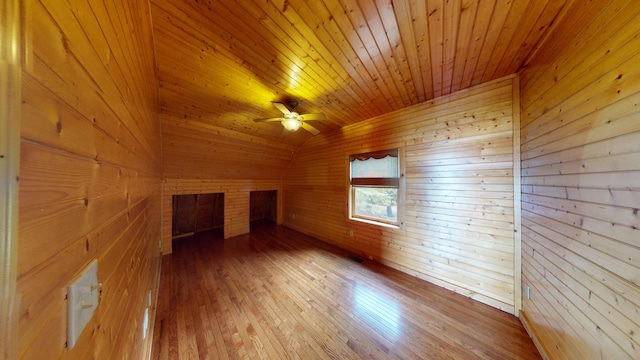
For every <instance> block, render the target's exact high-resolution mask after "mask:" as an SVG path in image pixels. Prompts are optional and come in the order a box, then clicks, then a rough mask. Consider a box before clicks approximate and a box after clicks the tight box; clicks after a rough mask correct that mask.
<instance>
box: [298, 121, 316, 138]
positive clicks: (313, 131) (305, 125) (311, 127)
mask: <svg viewBox="0 0 640 360" xmlns="http://www.w3.org/2000/svg"><path fill="white" fill-rule="evenodd" d="M302 128H303V129H305V130H307V131H308V132H310V133H312V134H313V135H318V134H320V131H319V130H318V129H316V128H314V127H313V126H311V125H309V124H307V123H305V122H303V123H302Z"/></svg>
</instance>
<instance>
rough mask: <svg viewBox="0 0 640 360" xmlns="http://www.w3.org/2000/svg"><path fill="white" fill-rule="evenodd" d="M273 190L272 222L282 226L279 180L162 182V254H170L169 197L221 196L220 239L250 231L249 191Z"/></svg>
mask: <svg viewBox="0 0 640 360" xmlns="http://www.w3.org/2000/svg"><path fill="white" fill-rule="evenodd" d="M271 190H275V191H277V211H276V223H277V224H281V223H282V203H283V202H282V180H279V179H277V180H268V179H256V180H248V179H245V180H238V179H164V181H163V186H162V253H163V254H170V253H171V252H172V246H171V228H172V226H173V224H172V222H173V217H172V213H171V211H172V207H171V204H172V201H173V199H172V198H173V195H183V194H207V193H224V230H223V231H224V238H225V239H227V238H230V237H233V236H236V235H242V234H246V233H248V232H249V231H250V228H249V225H250V222H251V219H250V211H251V206H250V205H251V192H252V191H271Z"/></svg>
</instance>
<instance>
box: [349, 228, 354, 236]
mask: <svg viewBox="0 0 640 360" xmlns="http://www.w3.org/2000/svg"><path fill="white" fill-rule="evenodd" d="M349 236H350V237H353V229H349Z"/></svg>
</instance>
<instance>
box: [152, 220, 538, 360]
mask: <svg viewBox="0 0 640 360" xmlns="http://www.w3.org/2000/svg"><path fill="white" fill-rule="evenodd" d="M348 255H349V253H348V252H346V251H345V250H342V249H339V248H336V247H334V246H331V245H328V244H326V243H323V242H321V241H318V240H316V239H313V238H311V237H309V236H306V235H304V234H301V233H299V232H297V231H294V230H291V229H288V228H285V227H282V226H276V225H274V224H272V223H270V222H267V221H258V222H254V223H252V224H251V233H249V234H246V235H241V236H237V237H233V238H230V239H227V240H224V239H223V234H222V233H221V231H220V230H212V231H208V232H203V233H198V234H196V235H195V236H192V237H190V238H184V239H181V240H179V241H176V242H174V244H173V253H172V254H169V255H165V257H164V258H163V261H162V277H161V284H160V295H159V301H158V310H157V313H156V314H157V315H156V316H157V318H156V322H155V323H156V328H155V331H154V337H153V339H154V340H153V342H154V344H153V356H152V358H153V359H177V360H179V359H445V358H446V359H523V360H528V359H540V356H539V354H538V352H537V350H536V349H535V347H534V345H533V343H532V341H531V339H530V338H529V337H528V335H527V333H526V332H525V330H524V328H523V327H522V325H521V324H520V322H519V320H518V319H517V318H515V317H513V316H512V315H510V314H507V313H505V312H502V311H500V310H497V309H495V308H492V307H489V306H487V305H484V304H481V303H478V302H475V301H473V300H471V299H469V298H467V297H464V296H462V295H459V294H455V293H453V292H451V291H448V290H445V289H442V288H440V287H438V286H436V285H433V284H430V283H427V282H424V281H422V280H419V279H416V278H414V277H411V276H409V275H407V274H404V273H401V272H399V271H396V270H393V269H390V268H387V267H385V266H383V265H380V264H376V263H373V262H370V261H363V262H362V263H359V262H356V261H353V260H350V259H349V258H348Z"/></svg>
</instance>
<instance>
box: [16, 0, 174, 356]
mask: <svg viewBox="0 0 640 360" xmlns="http://www.w3.org/2000/svg"><path fill="white" fill-rule="evenodd" d="M22 9H23V11H24V19H25V23H24V34H23V35H24V41H25V44H24V49H25V54H24V58H23V64H22V66H23V72H22V77H23V83H22V97H23V99H22V101H23V106H22V117H21V124H20V125H21V134H22V141H21V151H22V157H21V168H20V171H21V177H20V191H19V217H20V218H19V240H18V284H17V288H18V295H19V296H20V297H21V302H20V318H19V344H18V355H19V358H21V359H134V358H142V357H144V356H145V353H146V352H147V351H148V349H149V347H150V342H149V340H150V338H151V336H149V335H150V332H149V331H148V332H147V334H146V339H147V340H142V335H143V329H142V322H143V316H144V311H145V308H146V307H147V306H149V305H148V300H147V299H148V293H149V291H152V292H153V294H152V298H153V299H155V297H156V296H155V291H156V289H157V284H158V279H159V270H160V267H159V265H160V261H159V259H160V249H159V241H160V226H161V223H160V216H161V208H160V205H161V203H160V201H161V168H162V161H161V155H160V154H161V151H160V145H161V141H160V135H161V133H160V119H159V115H158V114H159V99H158V95H157V91H158V89H157V79H156V76H155V72H154V69H155V64H154V51H153V39H152V33H151V19H150V12H149V4H148V2H146V1H127V2H113V1H86V0H78V1H72V2H66V1H64V2H63V1H57V0H41V1H36V0H24V1H23V2H22ZM92 259H98V280H99V281H100V282H101V283H102V293H101V300H100V303H99V305H98V307H97V309H96V312H95V313H94V316H93V318H92V320H91V321H90V322H89V323H88V324H87V327H86V328H85V330H84V331H83V332H82V334H81V335H80V338H79V340H78V342H77V344H76V345H75V347H74V348H73V349H71V350H67V348H66V345H65V342H66V330H67V320H66V316H67V311H66V309H67V301H66V299H65V296H66V287H67V286H68V285H69V284H70V283H71V282H72V280H74V278H75V277H76V276H77V275H78V274H79V273H80V272H81V271H82V270H83V268H84V267H85V266H86V265H87V264H89V262H90V261H91V260H92ZM153 309H155V305H152V306H151V313H150V319H154V318H155V317H154V314H153ZM151 328H152V327H151Z"/></svg>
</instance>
